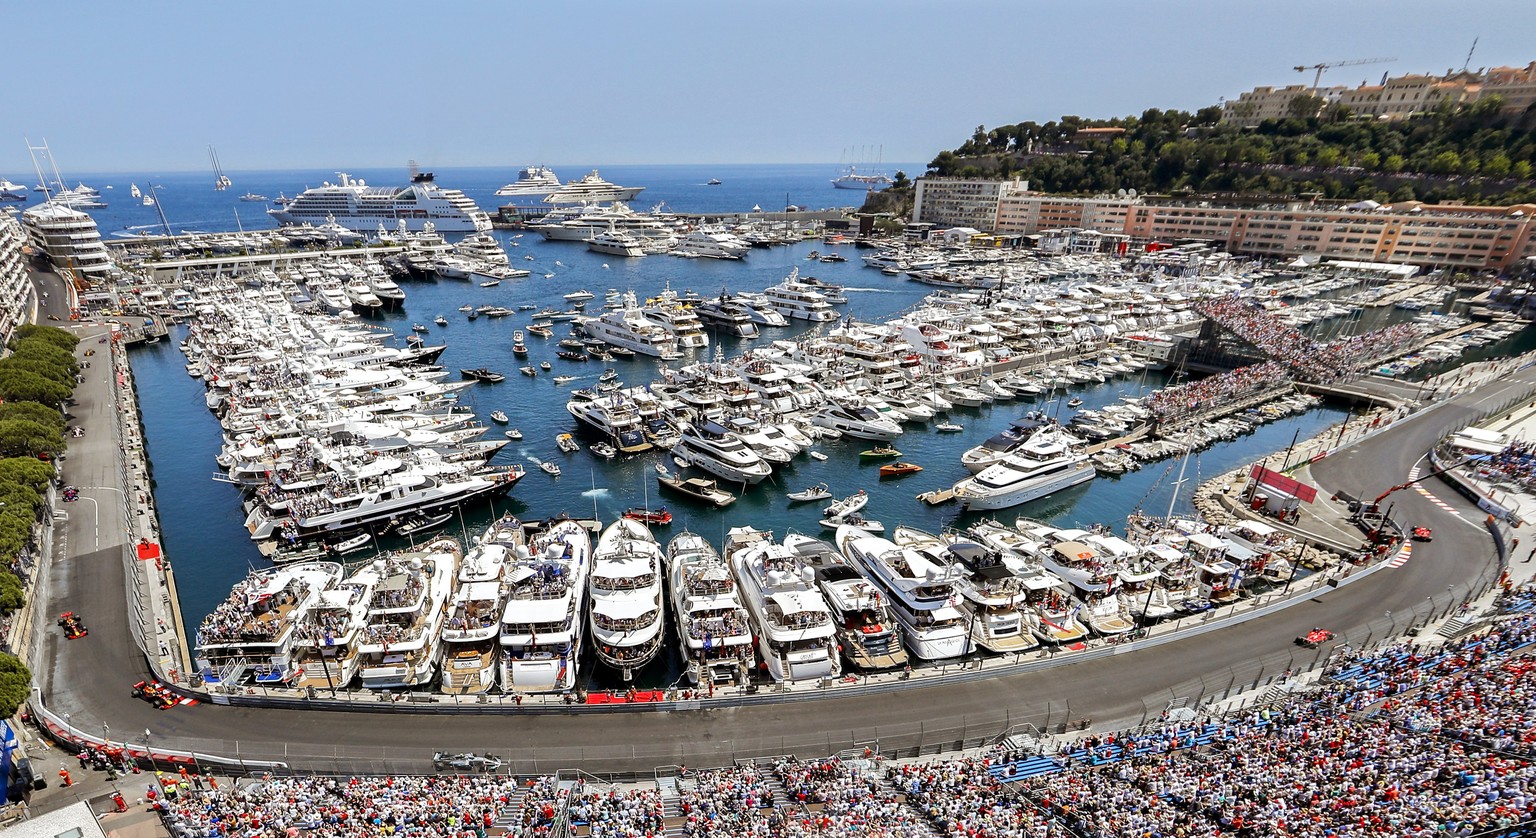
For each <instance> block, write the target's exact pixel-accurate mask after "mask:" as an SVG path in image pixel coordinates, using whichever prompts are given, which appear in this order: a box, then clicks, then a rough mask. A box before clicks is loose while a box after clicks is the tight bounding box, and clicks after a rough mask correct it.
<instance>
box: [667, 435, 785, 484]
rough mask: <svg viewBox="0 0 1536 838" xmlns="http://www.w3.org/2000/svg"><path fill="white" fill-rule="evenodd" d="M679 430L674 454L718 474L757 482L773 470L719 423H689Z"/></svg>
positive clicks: (742, 480) (729, 478) (731, 479)
mask: <svg viewBox="0 0 1536 838" xmlns="http://www.w3.org/2000/svg"><path fill="white" fill-rule="evenodd" d="M678 431H679V433H680V439H678V442H677V445H676V446H674V447H673V448H672V454H673V455H674V456H676V457H678V458H679V459H681V460H684V461H686V462H687V463H688V464H689V465H692V466H697V467H698V468H701V469H704V470H705V471H707V472H709V473H710V474H713V475H715V476H716V477H720V478H723V479H725V480H730V481H733V482H736V483H751V484H756V483H759V482H761V481H762V479H763V478H765V477H767V476H768V475H769V474H771V473H773V467H772V466H770V465H768V463H767V462H764V460H763V458H762V457H759V456H758V455H757V452H755V451H753V450H752V448H751V447H750V446H748V445H747V444H746V443H745V442H742V441H741V440H740V439H738V438H737V437H736V435H735V434H734V433H731V431H729V430H727V429H726V428H725V427H724V426H722V425H720V424H719V423H717V422H713V421H705V422H702V423H693V422H685V423H683V425H682V426H681V427H680V428H678Z"/></svg>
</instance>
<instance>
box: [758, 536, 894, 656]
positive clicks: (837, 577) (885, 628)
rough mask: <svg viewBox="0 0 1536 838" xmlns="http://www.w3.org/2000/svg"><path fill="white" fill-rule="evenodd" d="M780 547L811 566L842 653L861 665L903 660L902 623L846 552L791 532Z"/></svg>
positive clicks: (819, 540)
mask: <svg viewBox="0 0 1536 838" xmlns="http://www.w3.org/2000/svg"><path fill="white" fill-rule="evenodd" d="M784 548H785V549H787V550H789V551H790V552H791V553H794V554H795V555H797V556H799V557H800V559H801V561H803V562H805V564H806V565H807V566H809V567H810V568H811V569H813V570H814V571H815V572H816V586H817V587H818V588H819V589H821V594H822V596H823V597H824V598H825V599H826V602H827V605H829V606H831V608H832V611H833V616H834V617H835V620H836V625H837V639H838V646H839V648H841V649H842V653H843V657H845V658H847V660H848V662H849V663H850V664H852V665H853V666H855V667H857V668H858V669H862V670H865V671H869V670H879V669H896V668H897V667H901V666H906V665H907V650H906V648H905V647H904V646H903V645H902V642H901V627H900V625H898V624H897V622H896V618H895V616H894V615H893V614H892V613H891V608H890V606H889V605H888V604H887V603H886V600H885V599H884V598H883V597H881V596H880V590H879V589H878V588H877V587H876V586H875V584H874V583H873V582H871V581H870V580H869V577H868V576H865V575H864V572H863V571H862V570H860V569H859V568H858V566H857V565H855V564H854V563H853V562H851V561H849V559H848V557H846V556H844V555H842V554H841V553H838V552H837V551H836V550H834V549H832V545H830V544H828V543H827V542H825V541H822V540H821V539H819V538H812V537H810V536H808V535H800V534H798V533H791V534H790V535H787V536H785V537H784Z"/></svg>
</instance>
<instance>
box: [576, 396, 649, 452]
mask: <svg viewBox="0 0 1536 838" xmlns="http://www.w3.org/2000/svg"><path fill="white" fill-rule="evenodd" d="M565 410H566V412H567V413H570V414H571V415H572V416H574V417H576V418H577V419H578V420H580V421H581V422H583V423H585V424H586V425H587V427H589V428H592V429H593V430H595V431H597V432H598V433H600V434H602V435H603V436H605V437H608V438H609V439H611V440H612V441H613V444H614V446H615V447H617V448H618V449H619V450H620V451H622V452H624V453H625V454H638V453H640V452H641V451H648V450H650V448H651V441H650V439H649V438H648V437H647V436H646V433H645V430H646V429H645V423H644V421H643V420H642V418H641V416H640V411H639V409H638V406H637V405H636V403H635V400H634V399H633V398H632V397H631V395H630V394H629V393H628V392H626V391H624V390H618V391H615V392H613V393H608V394H606V395H596V394H594V393H591V392H589V391H580V392H579V394H578V393H574V392H573V393H572V394H571V398H570V400H568V401H567V402H566V403H565Z"/></svg>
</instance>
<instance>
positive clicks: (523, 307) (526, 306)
mask: <svg viewBox="0 0 1536 838" xmlns="http://www.w3.org/2000/svg"><path fill="white" fill-rule="evenodd" d="M537 308H538V306H536V305H533V304H531V303H524V304H522V305H520V306H518V307H517V310H518V311H533V310H534V309H537Z"/></svg>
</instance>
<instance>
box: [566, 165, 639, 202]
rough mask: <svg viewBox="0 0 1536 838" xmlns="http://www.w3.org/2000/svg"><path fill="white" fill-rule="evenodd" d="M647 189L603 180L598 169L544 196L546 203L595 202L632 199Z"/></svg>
mask: <svg viewBox="0 0 1536 838" xmlns="http://www.w3.org/2000/svg"><path fill="white" fill-rule="evenodd" d="M644 191H645V187H644V186H619V185H618V184H615V183H609V182H608V181H606V180H603V178H602V176H601V175H599V174H598V173H597V170H596V169H593V170H592V171H591V172H589V173H587V174H585V175H582V176H581V177H579V178H577V179H576V180H573V181H570V182H568V183H566V184H565V185H564V186H562V187H560V188H559V189H556V190H555V191H553V192H551V193H549V194H548V195H546V196H545V197H544V203H546V204H595V203H602V202H604V201H632V200H634V198H635V196H636V195H639V194H640V193H641V192H644Z"/></svg>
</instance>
